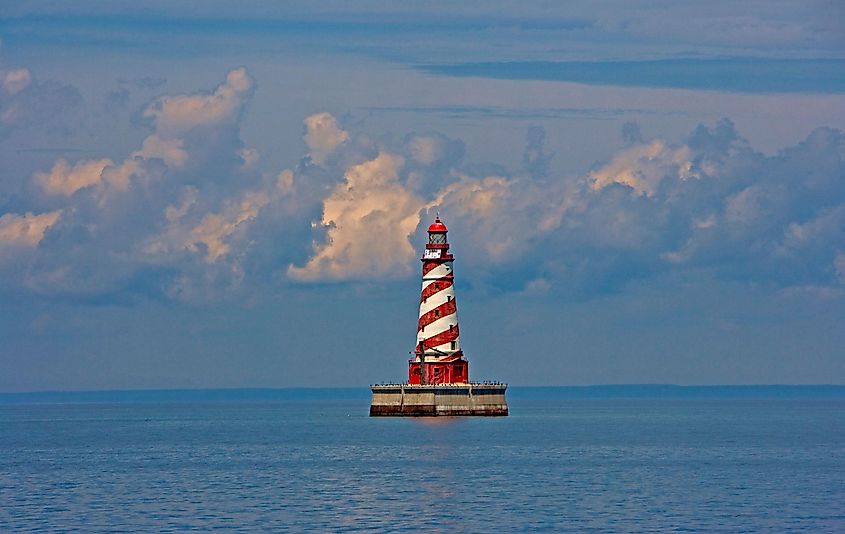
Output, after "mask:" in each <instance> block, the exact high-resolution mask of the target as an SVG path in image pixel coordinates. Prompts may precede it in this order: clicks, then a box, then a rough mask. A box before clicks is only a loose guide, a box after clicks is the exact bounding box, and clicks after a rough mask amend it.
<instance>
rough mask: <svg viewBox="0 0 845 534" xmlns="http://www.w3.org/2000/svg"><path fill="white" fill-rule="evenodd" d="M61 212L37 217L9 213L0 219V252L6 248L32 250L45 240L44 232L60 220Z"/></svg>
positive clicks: (27, 214)
mask: <svg viewBox="0 0 845 534" xmlns="http://www.w3.org/2000/svg"><path fill="white" fill-rule="evenodd" d="M61 213H62V212H61V210H56V211H51V212H47V213H42V214H40V215H35V214H33V213H31V212H29V213H25V214H23V215H17V214H14V213H7V214H5V215H3V216H2V217H0V252H2V251H3V249H4V248H11V247H26V248H32V247H35V246H36V245H38V243H40V242H41V240H42V239H44V232H46V231H47V228H49V227H51V226H52V225H53V224H55V222H56V221H57V220H58V218H59V216H60V215H61Z"/></svg>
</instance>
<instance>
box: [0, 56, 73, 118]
mask: <svg viewBox="0 0 845 534" xmlns="http://www.w3.org/2000/svg"><path fill="white" fill-rule="evenodd" d="M0 86H2V90H0V135H4V134H9V133H10V132H12V131H14V130H17V129H21V128H28V127H38V126H42V127H43V126H53V128H52V129H51V130H50V131H49V133H51V134H53V135H55V130H65V129H66V125H65V124H64V123H62V122H61V121H62V119H63V118H64V116H65V114H66V112H68V111H69V110H72V109H76V108H79V106H80V105H81V104H82V95H81V94H80V93H79V91H78V90H77V89H76V88H75V87H72V86H70V85H66V84H62V83H58V82H54V81H39V80H38V79H37V78H36V77H35V76H34V75H33V74H32V72H31V71H30V70H29V69H26V68H20V69H13V70H10V71H6V72H2V71H0Z"/></svg>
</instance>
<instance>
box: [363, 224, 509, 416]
mask: <svg viewBox="0 0 845 534" xmlns="http://www.w3.org/2000/svg"><path fill="white" fill-rule="evenodd" d="M448 232H449V230H448V229H447V228H446V225H445V224H443V221H441V220H440V215H438V216H437V217H436V218H435V219H434V222H433V223H431V225H430V226H429V227H428V242H427V243H426V245H425V248H424V249H423V253H422V258H420V259H421V261H422V291H421V292H420V303H419V304H420V305H419V316H418V320H417V337H416V342H415V347H414V350H413V351H411V353H412V354H413V357H412V358H411V359H410V360H409V361H408V382H407V383H387V384H374V385H372V386H370V387H371V389H372V392H373V400H372V403H371V404H370V415H371V416H440V415H446V416H455V415H508V404H507V401H506V400H505V390H506V389H507V385H506V384H503V383H501V382H496V381H485V382H482V383H473V382H470V381H469V362H467V360H466V359H465V358H464V352H463V350H462V349H461V339H460V330H459V328H458V302H457V299H456V298H455V273H454V266H453V264H454V261H455V257H454V256H453V255H452V253H451V252H450V250H449V239H448V237H447V234H448Z"/></svg>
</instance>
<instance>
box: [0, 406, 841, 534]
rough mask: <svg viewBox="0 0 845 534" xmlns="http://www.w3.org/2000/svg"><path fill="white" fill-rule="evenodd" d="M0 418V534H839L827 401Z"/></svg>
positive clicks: (101, 410) (15, 411) (83, 410)
mask: <svg viewBox="0 0 845 534" xmlns="http://www.w3.org/2000/svg"><path fill="white" fill-rule="evenodd" d="M367 402H368V399H366V398H361V399H340V400H331V399H316V398H308V399H304V400H299V401H297V400H291V399H286V400H273V399H267V400H261V401H250V402H247V401H234V400H233V401H228V402H227V401H225V400H216V401H214V402H187V401H178V402H174V401H170V402H161V403H154V402H140V403H138V402H135V403H130V402H126V403H111V404H109V403H93V404H43V405H36V404H24V405H0V531H4V532H5V531H30V530H39V529H40V530H72V529H79V530H81V531H97V530H184V529H199V530H210V529H216V528H230V529H235V530H245V531H255V530H271V531H272V530H284V529H286V528H290V529H292V530H303V529H307V528H311V529H316V530H323V531H329V530H351V531H354V530H368V529H369V530H378V531H381V530H408V531H421V530H423V531H434V532H438V531H454V530H460V531H490V530H532V529H538V530H560V531H572V532H580V531H585V530H591V529H600V530H615V531H641V530H658V531H665V530H672V529H680V528H696V529H701V530H705V531H712V530H728V531H733V530H738V529H745V530H769V529H776V530H789V531H800V530H805V531H836V530H840V531H841V530H843V527H845V513H844V512H843V509H842V507H841V506H840V505H838V504H835V503H842V502H845V485H843V484H842V482H841V474H842V473H843V472H845V400H843V399H841V398H828V399H816V400H813V399H803V400H802V399H791V400H785V399H781V400H754V399H681V400H678V399H661V400H648V399H634V400H631V399H627V400H626V399H571V398H569V399H567V398H564V397H561V398H555V397H554V395H548V394H546V395H545V396H543V397H542V398H534V399H532V398H530V397H527V396H521V397H519V396H514V398H512V399H511V416H510V417H507V418H420V419H399V418H370V417H367V408H368V404H367Z"/></svg>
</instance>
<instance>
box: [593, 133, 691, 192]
mask: <svg viewBox="0 0 845 534" xmlns="http://www.w3.org/2000/svg"><path fill="white" fill-rule="evenodd" d="M691 155H692V152H691V150H690V148H689V147H687V146H681V147H677V148H672V147H670V146H669V145H668V144H667V143H666V142H665V141H661V140H659V139H658V140H654V141H652V142H651V143H648V144H640V145H636V146H633V147H631V148H628V149H625V150H623V151H622V152H620V153H618V154H616V155H615V156H614V157H613V159H612V160H611V161H610V163H608V164H607V165H604V166H603V167H601V168H600V169H598V170H596V171H593V172H592V173H591V174H590V179H591V181H592V187H593V189H602V188H603V187H607V186H608V185H610V184H614V183H616V184H622V185H627V186H628V187H630V188H631V189H633V190H634V191H635V192H636V193H637V194H638V195H646V196H653V195H654V194H655V193H656V192H657V189H658V187H659V186H660V183H661V181H662V180H663V179H664V178H665V177H667V176H671V177H675V178H678V179H680V180H686V179H689V178H691V177H695V174H694V173H693V171H692V162H691Z"/></svg>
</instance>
